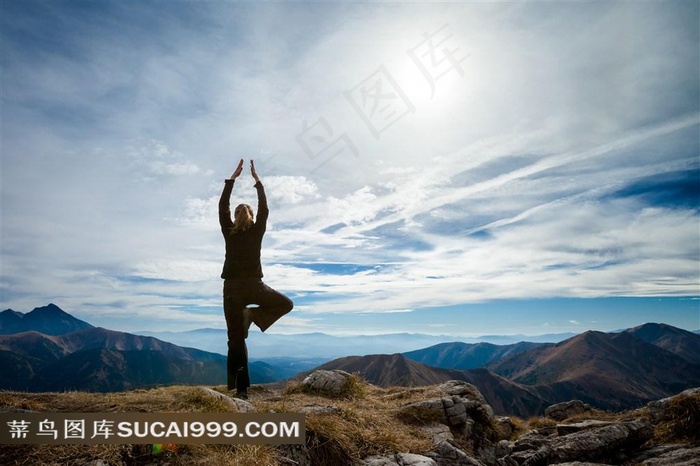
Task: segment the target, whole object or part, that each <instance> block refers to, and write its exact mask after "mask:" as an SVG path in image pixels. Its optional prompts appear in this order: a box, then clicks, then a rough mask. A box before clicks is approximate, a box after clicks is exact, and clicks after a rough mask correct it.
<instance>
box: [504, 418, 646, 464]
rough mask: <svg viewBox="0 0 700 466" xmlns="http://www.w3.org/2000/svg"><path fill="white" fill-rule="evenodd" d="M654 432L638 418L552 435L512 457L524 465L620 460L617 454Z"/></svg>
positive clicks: (629, 449) (637, 444) (643, 420)
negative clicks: (533, 447) (534, 448)
mask: <svg viewBox="0 0 700 466" xmlns="http://www.w3.org/2000/svg"><path fill="white" fill-rule="evenodd" d="M653 435H654V428H653V426H652V425H651V423H650V422H649V421H648V420H646V419H638V420H636V421H630V422H623V423H619V424H613V425H609V426H604V427H598V428H593V429H588V430H584V431H581V432H576V433H573V434H570V435H565V436H563V437H554V438H552V439H549V440H548V441H546V442H545V443H544V444H543V445H542V446H541V447H539V448H538V449H537V450H529V451H521V452H516V453H513V454H512V455H511V457H512V458H514V459H515V460H516V461H517V462H518V464H521V465H523V466H545V465H548V464H558V463H565V462H572V461H593V462H595V461H601V462H616V461H620V455H624V454H625V452H628V453H629V452H631V451H634V450H636V449H638V448H639V447H640V446H641V445H642V444H643V443H645V442H646V441H647V440H649V439H650V438H651V437H652V436H653ZM616 464H619V463H616Z"/></svg>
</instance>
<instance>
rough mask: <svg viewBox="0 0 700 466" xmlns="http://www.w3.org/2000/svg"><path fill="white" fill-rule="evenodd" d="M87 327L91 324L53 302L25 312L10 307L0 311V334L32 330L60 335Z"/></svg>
mask: <svg viewBox="0 0 700 466" xmlns="http://www.w3.org/2000/svg"><path fill="white" fill-rule="evenodd" d="M87 328H93V326H92V325H90V324H88V323H87V322H84V321H82V320H80V319H76V318H75V317H73V316H72V315H70V314H68V313H67V312H64V311H63V310H62V309H61V308H59V307H58V306H56V305H55V304H53V303H52V304H49V305H48V306H43V307H37V308H35V309H34V310H32V311H31V312H28V313H27V314H23V313H21V312H17V311H13V310H12V309H7V310H5V311H2V312H0V335H11V334H13V333H21V332H27V331H32V330H34V331H36V332H39V333H43V334H45V335H61V334H64V333H69V332H74V331H76V330H83V329H87Z"/></svg>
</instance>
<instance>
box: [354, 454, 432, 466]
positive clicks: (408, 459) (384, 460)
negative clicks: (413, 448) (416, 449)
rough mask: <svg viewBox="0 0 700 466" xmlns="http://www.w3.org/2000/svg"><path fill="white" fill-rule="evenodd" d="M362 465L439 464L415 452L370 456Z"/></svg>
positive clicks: (404, 465)
mask: <svg viewBox="0 0 700 466" xmlns="http://www.w3.org/2000/svg"><path fill="white" fill-rule="evenodd" d="M360 465H361V466H438V465H437V463H436V462H435V460H433V459H432V458H428V457H427V456H423V455H416V454H415V453H397V454H395V455H391V456H370V457H368V458H365V459H364V461H362V462H361V463H360Z"/></svg>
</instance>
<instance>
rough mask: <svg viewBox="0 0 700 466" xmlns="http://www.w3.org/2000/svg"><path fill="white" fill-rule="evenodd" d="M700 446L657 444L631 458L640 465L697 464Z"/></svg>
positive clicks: (689, 465) (684, 465)
mask: <svg viewBox="0 0 700 466" xmlns="http://www.w3.org/2000/svg"><path fill="white" fill-rule="evenodd" d="M698 458H700V446H695V447H691V446H688V445H659V446H655V447H652V448H648V449H646V450H643V451H642V452H640V453H638V454H637V455H635V456H634V457H633V458H632V462H634V464H638V465H640V466H667V465H673V466H697V465H698V464H699V463H700V461H698Z"/></svg>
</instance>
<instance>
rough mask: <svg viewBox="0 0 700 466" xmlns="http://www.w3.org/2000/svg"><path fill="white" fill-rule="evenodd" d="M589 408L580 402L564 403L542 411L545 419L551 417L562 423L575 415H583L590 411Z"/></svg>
mask: <svg viewBox="0 0 700 466" xmlns="http://www.w3.org/2000/svg"><path fill="white" fill-rule="evenodd" d="M590 410H591V407H590V406H588V405H587V404H586V403H584V402H583V401H581V400H572V401H566V402H564V403H557V404H555V405H552V406H550V407H548V408H547V409H545V410H544V415H545V416H546V417H551V418H552V419H554V420H556V421H563V420H564V419H566V418H569V417H571V416H573V415H575V414H581V413H585V412H586V411H590Z"/></svg>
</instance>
